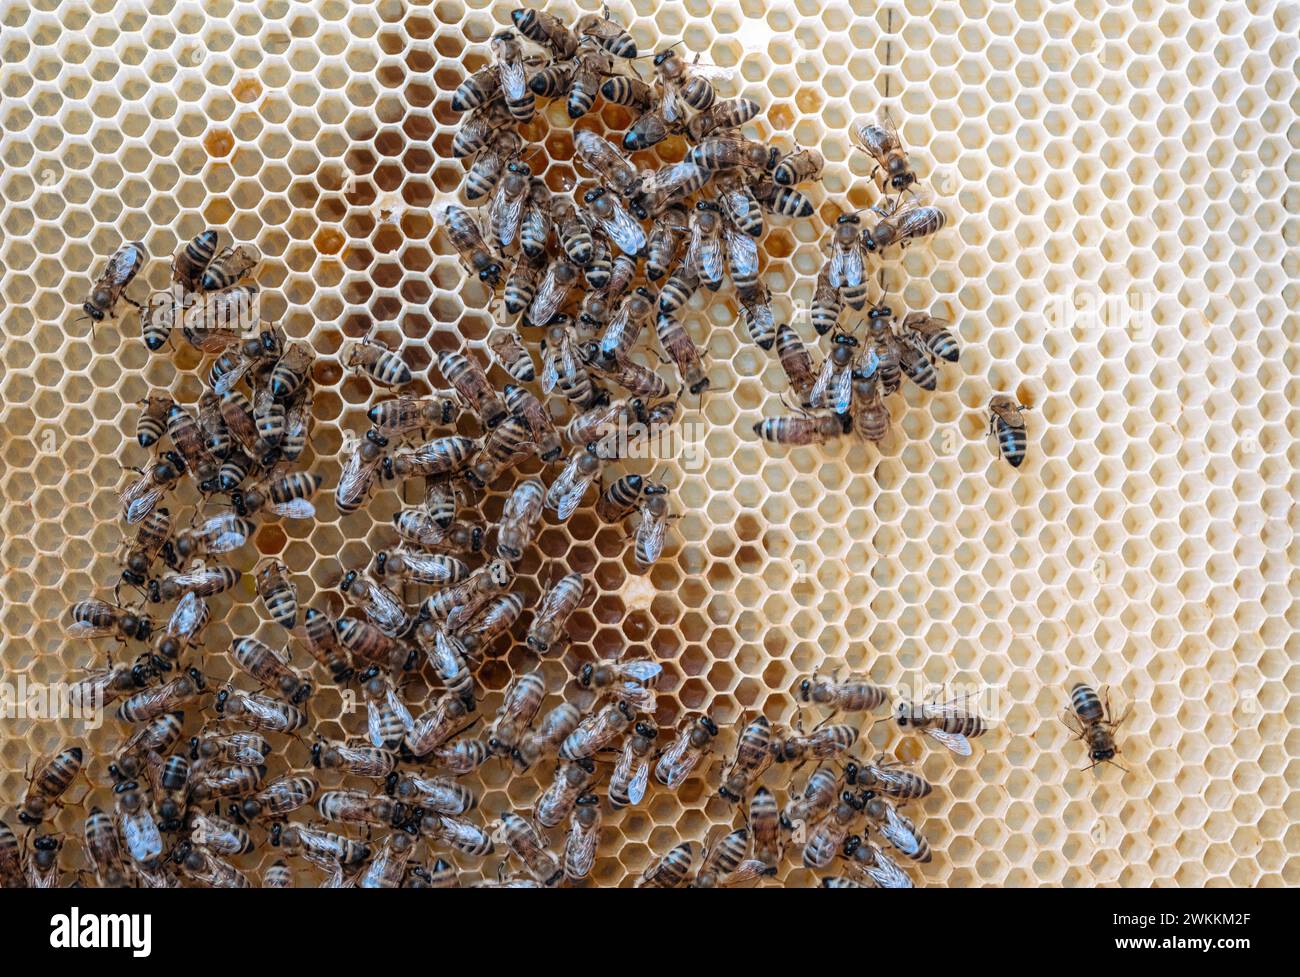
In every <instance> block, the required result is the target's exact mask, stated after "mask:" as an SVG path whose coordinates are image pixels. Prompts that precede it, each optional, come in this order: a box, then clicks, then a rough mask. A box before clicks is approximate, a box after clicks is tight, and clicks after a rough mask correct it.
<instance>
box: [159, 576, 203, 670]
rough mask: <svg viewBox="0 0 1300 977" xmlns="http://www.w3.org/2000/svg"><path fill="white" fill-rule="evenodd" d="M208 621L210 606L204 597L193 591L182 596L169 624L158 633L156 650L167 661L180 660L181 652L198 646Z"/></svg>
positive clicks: (168, 620) (169, 619) (168, 621)
mask: <svg viewBox="0 0 1300 977" xmlns="http://www.w3.org/2000/svg"><path fill="white" fill-rule="evenodd" d="M208 619H209V612H208V605H207V604H206V603H205V602H204V600H203V598H202V597H200V596H199V595H198V594H196V593H194V592H193V591H188V592H186V593H184V594H182V595H181V598H180V600H179V601H177V602H176V607H175V608H174V609H173V610H172V613H171V617H169V618H168V619H167V624H166V625H165V626H164V627H163V629H162V630H161V631H159V632H158V637H157V640H156V642H155V643H154V649H155V650H156V651H157V653H158V654H159V655H161V656H163V658H165V659H169V660H170V661H176V660H178V659H179V658H180V656H181V652H183V651H184V650H185V649H186V648H189V647H192V646H194V645H196V644H198V641H199V636H200V635H201V634H202V633H203V629H204V628H205V627H207V624H208Z"/></svg>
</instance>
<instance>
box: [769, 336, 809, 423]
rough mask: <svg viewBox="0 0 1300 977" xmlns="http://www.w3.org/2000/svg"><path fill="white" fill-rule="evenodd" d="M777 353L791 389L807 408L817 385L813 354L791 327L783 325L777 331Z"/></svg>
mask: <svg viewBox="0 0 1300 977" xmlns="http://www.w3.org/2000/svg"><path fill="white" fill-rule="evenodd" d="M776 352H777V357H778V358H779V359H780V361H781V369H782V370H783V371H784V372H785V377H786V380H787V381H789V383H790V389H791V390H793V391H794V392H795V394H796V395H797V396H798V398H799V400H800V402H801V403H803V404H804V405H805V406H806V405H808V404H809V403H810V402H811V399H812V391H813V388H814V386H815V385H816V383H817V375H816V374H815V373H814V372H813V362H812V354H810V353H809V352H808V347H807V346H805V345H804V342H803V340H802V339H801V338H800V337H799V334H798V333H797V332H795V331H794V330H793V329H792V328H790V326H788V325H786V324H785V323H782V324H781V325H779V326H777V329H776Z"/></svg>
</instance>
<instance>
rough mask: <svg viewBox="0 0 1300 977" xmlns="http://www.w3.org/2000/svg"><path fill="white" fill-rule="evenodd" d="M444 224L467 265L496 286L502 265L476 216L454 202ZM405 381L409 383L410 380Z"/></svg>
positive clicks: (445, 213)
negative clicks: (487, 241) (493, 255)
mask: <svg viewBox="0 0 1300 977" xmlns="http://www.w3.org/2000/svg"><path fill="white" fill-rule="evenodd" d="M443 226H444V227H445V228H446V230H447V237H448V238H449V239H450V240H451V243H452V246H453V247H454V248H455V249H456V251H457V253H458V254H459V255H460V258H461V261H462V262H463V263H464V264H465V267H466V268H467V269H469V270H470V271H473V272H474V273H475V274H477V275H478V277H479V280H480V281H484V282H487V283H488V284H489V285H492V286H493V287H495V286H496V284H497V282H498V281H500V278H501V265H500V264H498V263H497V261H496V259H494V258H493V257H492V253H491V252H490V251H488V249H487V245H486V244H484V243H483V232H482V231H480V230H479V226H478V223H477V222H476V221H475V220H474V218H473V217H471V216H470V215H469V213H467V212H466V211H465V210H464V208H461V207H457V206H455V205H454V204H452V205H450V206H448V207H447V208H446V211H445V212H444V213H443ZM408 373H409V371H408ZM403 382H404V383H409V382H410V380H409V379H407V380H404V381H403ZM390 385H395V384H390Z"/></svg>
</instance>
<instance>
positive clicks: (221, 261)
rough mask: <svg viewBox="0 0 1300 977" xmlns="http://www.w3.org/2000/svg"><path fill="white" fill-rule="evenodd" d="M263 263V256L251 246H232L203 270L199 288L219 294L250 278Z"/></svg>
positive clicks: (224, 249) (223, 250)
mask: <svg viewBox="0 0 1300 977" xmlns="http://www.w3.org/2000/svg"><path fill="white" fill-rule="evenodd" d="M261 262H262V256H261V254H259V253H258V251H257V249H256V248H255V247H253V246H252V245H251V244H232V245H230V246H229V247H226V248H223V249H222V250H221V252H220V253H219V254H218V255H217V256H216V257H215V258H213V259H212V260H211V261H210V262H209V263H208V266H207V267H206V268H205V269H203V274H202V275H201V276H200V278H199V286H200V287H201V288H202V289H203V291H205V292H219V291H221V290H222V289H223V288H229V287H230V286H232V285H235V284H238V283H239V282H240V281H241V280H242V279H244V278H246V277H248V276H249V275H250V274H251V273H252V272H253V270H254V269H255V268H256V267H257V266H258V265H259V264H261Z"/></svg>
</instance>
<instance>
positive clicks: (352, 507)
mask: <svg viewBox="0 0 1300 977" xmlns="http://www.w3.org/2000/svg"><path fill="white" fill-rule="evenodd" d="M387 445H388V439H387V438H385V437H383V436H382V435H377V434H375V432H374V431H369V432H367V434H366V436H365V437H364V438H356V437H350V438H349V439H348V440H347V441H346V442H345V443H344V445H343V452H342V454H343V457H344V458H345V461H344V462H343V470H342V471H341V472H339V482H338V485H337V486H335V488H334V504H335V505H336V506H337V507H338V510H339V512H340V513H342V514H343V515H349V514H350V513H353V512H356V511H357V510H358V509H360V508H361V507H362V506H363V505H365V503H366V500H367V499H368V498H369V497H370V491H371V489H372V488H374V486H375V483H376V482H377V481H378V477H379V470H380V467H381V466H382V465H383V463H384V457H385V456H384V448H385V447H387Z"/></svg>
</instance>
